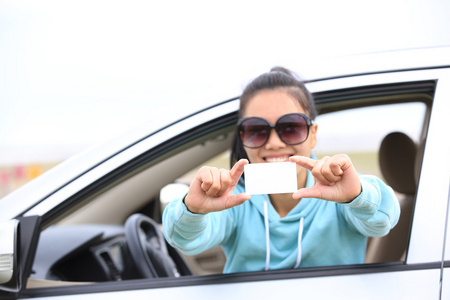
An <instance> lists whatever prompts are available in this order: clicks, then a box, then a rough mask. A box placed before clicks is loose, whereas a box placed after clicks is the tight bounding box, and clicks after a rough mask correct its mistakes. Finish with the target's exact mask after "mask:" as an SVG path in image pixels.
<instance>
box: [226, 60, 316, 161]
mask: <svg viewBox="0 0 450 300" xmlns="http://www.w3.org/2000/svg"><path fill="white" fill-rule="evenodd" d="M264 90H282V91H285V92H286V93H288V94H289V95H290V96H292V97H294V98H295V99H296V100H297V101H298V102H299V103H300V105H301V106H302V108H303V109H304V110H305V112H306V114H307V115H308V117H309V118H310V119H311V120H314V119H315V118H316V116H317V109H316V106H315V103H314V98H313V96H312V95H311V93H310V92H309V91H308V89H307V88H306V86H305V84H304V81H303V80H301V79H300V78H298V76H297V75H295V74H294V73H292V72H291V71H290V70H288V69H286V68H283V67H274V68H272V69H271V70H270V72H267V73H264V74H262V75H260V76H258V77H257V78H255V79H254V80H253V81H252V82H250V83H249V84H248V85H247V87H246V88H245V89H244V91H243V93H242V95H241V97H240V105H239V112H238V116H239V118H242V116H243V114H244V111H245V108H246V107H247V104H248V102H249V101H250V99H252V98H253V97H254V96H256V95H257V94H258V93H260V92H262V91H264ZM242 158H246V159H248V156H247V152H245V149H244V146H243V145H242V142H241V139H240V138H239V132H238V130H237V128H236V130H235V133H234V137H233V140H232V145H231V159H230V166H231V168H232V167H233V166H234V164H235V163H236V162H237V161H238V160H240V159H242Z"/></svg>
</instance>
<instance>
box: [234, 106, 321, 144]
mask: <svg viewBox="0 0 450 300" xmlns="http://www.w3.org/2000/svg"><path fill="white" fill-rule="evenodd" d="M312 124H313V121H312V120H311V119H309V118H308V116H307V115H305V114H300V113H295V114H287V115H283V116H281V117H280V118H279V119H278V120H277V121H276V123H275V125H272V124H270V123H269V122H268V121H267V120H266V119H263V118H259V117H249V118H243V119H240V120H239V122H238V124H237V127H238V131H239V137H240V139H241V141H242V144H243V145H244V146H245V147H247V148H259V147H262V146H263V145H264V144H265V143H266V142H267V141H268V140H269V137H270V133H271V132H272V128H273V129H275V131H276V132H277V134H278V136H279V137H280V139H281V140H282V141H283V142H284V143H286V144H288V145H298V144H301V143H303V142H304V141H306V140H307V139H308V135H309V127H310V126H311V125H312Z"/></svg>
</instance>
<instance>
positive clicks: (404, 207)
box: [365, 132, 422, 263]
mask: <svg viewBox="0 0 450 300" xmlns="http://www.w3.org/2000/svg"><path fill="white" fill-rule="evenodd" d="M421 150H422V149H421ZM418 152H419V151H418V147H417V145H416V144H415V143H414V141H413V140H412V139H411V138H410V137H409V136H407V135H406V134H404V133H402V132H392V133H390V134H388V135H387V136H386V137H385V138H384V139H383V141H382V142H381V145H380V149H379V156H378V161H379V165H380V170H381V173H382V175H383V178H384V180H385V182H386V183H387V184H388V185H389V186H391V187H392V188H393V189H394V191H395V192H396V194H397V197H398V200H399V203H400V209H401V214H400V219H399V221H398V223H397V225H396V226H395V227H394V228H393V229H392V230H391V231H390V233H389V234H388V235H386V236H384V237H381V238H369V240H368V245H367V251H366V260H365V261H366V263H378V262H391V261H402V260H404V259H405V254H406V248H407V245H408V240H409V233H410V229H411V222H412V213H413V209H414V201H415V198H416V189H417V182H418V176H417V175H416V174H418V171H420V164H421V162H422V155H419V153H418ZM420 154H421V153H420Z"/></svg>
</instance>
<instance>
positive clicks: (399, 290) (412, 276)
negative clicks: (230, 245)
mask: <svg viewBox="0 0 450 300" xmlns="http://www.w3.org/2000/svg"><path fill="white" fill-rule="evenodd" d="M439 277H440V270H439V269H435V270H415V271H408V272H391V273H385V274H383V276H380V273H374V274H358V275H346V276H326V277H316V278H301V279H288V280H268V281H266V280H263V281H253V282H242V283H222V284H211V285H192V286H181V287H175V288H155V289H145V288H143V289H136V290H130V291H121V292H111V293H108V292H106V293H101V294H98V293H86V294H81V295H67V296H56V295H55V296H49V297H37V298H34V299H61V300H62V299H64V300H65V299H67V300H71V299H80V296H81V297H83V298H84V299H92V298H93V297H104V298H105V299H124V298H129V299H179V298H180V297H181V296H182V298H183V299H186V300H188V299H230V298H231V299H248V298H249V297H250V298H252V299H253V298H255V299H258V298H260V299H270V298H285V297H286V298H287V299H290V298H293V297H294V298H295V297H306V298H314V299H349V298H351V299H420V300H421V299H438V298H439ZM80 288H81V287H80ZM80 288H79V289H80ZM350 291H352V292H350Z"/></svg>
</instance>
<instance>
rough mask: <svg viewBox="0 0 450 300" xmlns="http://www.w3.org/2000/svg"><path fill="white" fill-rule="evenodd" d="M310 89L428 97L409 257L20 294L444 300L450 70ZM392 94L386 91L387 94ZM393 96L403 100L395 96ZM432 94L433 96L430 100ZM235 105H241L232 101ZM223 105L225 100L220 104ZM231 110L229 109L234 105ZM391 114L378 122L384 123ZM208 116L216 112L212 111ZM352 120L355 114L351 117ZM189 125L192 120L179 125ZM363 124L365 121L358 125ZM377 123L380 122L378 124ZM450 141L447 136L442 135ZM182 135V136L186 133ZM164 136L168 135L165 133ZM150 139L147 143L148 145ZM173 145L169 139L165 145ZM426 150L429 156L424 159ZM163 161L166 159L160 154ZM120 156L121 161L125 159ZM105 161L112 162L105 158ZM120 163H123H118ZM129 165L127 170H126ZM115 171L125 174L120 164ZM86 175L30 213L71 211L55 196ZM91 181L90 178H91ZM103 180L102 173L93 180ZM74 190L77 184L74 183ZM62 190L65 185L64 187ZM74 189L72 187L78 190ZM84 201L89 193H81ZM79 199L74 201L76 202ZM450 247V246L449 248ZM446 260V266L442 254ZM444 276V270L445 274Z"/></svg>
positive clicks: (320, 96)
mask: <svg viewBox="0 0 450 300" xmlns="http://www.w3.org/2000/svg"><path fill="white" fill-rule="evenodd" d="M308 88H309V89H310V90H311V91H312V92H313V93H314V94H315V96H316V101H317V103H318V105H319V107H320V108H321V110H322V112H323V113H324V114H326V113H327V112H331V111H333V110H346V109H350V108H355V107H359V106H364V105H365V104H364V103H369V102H370V105H372V106H373V105H377V103H378V102H379V101H381V102H383V99H390V100H389V101H390V102H389V103H393V102H396V103H402V102H405V101H407V100H406V99H408V95H410V96H411V97H417V98H421V97H423V99H429V101H430V104H431V106H430V107H429V109H430V110H429V112H428V115H427V116H428V117H427V118H425V120H424V123H425V125H424V126H425V128H426V130H425V132H424V134H425V136H422V137H423V138H424V142H425V143H424V151H423V156H421V159H422V164H421V168H420V170H419V171H420V172H419V181H418V186H417V191H416V196H415V205H414V211H413V218H412V226H411V229H410V233H409V232H408V241H409V243H408V246H407V251H406V255H405V258H404V260H401V261H394V262H381V263H369V264H362V265H352V266H329V267H321V268H307V269H297V270H278V271H269V272H250V273H237V274H212V275H205V276H186V277H181V278H158V279H155V280H146V279H142V280H129V281H123V282H106V283H90V284H77V285H69V286H52V287H40V288H28V289H25V290H24V291H22V292H21V293H20V297H19V298H21V299H26V298H35V299H90V298H92V297H105V298H108V299H123V298H127V297H129V298H133V299H149V298H153V299H179V298H180V297H182V298H183V299H198V298H207V299H210V298H214V299H230V298H231V299H243V298H249V297H252V298H257V297H261V298H269V297H270V298H275V297H277V298H282V297H289V298H292V297H306V298H315V299H330V298H333V299H339V298H342V299H344V298H345V299H398V298H407V299H439V298H440V293H441V289H440V288H441V278H443V279H444V280H445V272H448V271H447V270H446V269H445V270H444V269H443V266H447V265H448V260H449V259H448V255H449V254H450V252H449V250H446V251H445V252H444V244H445V243H444V241H445V235H446V226H447V225H446V224H447V223H446V221H447V207H448V199H449V195H448V193H449V182H450V168H449V166H450V158H449V155H448V154H449V153H450V143H449V141H448V139H446V138H445V136H446V128H450V124H449V122H450V121H449V118H448V117H447V115H448V111H450V101H449V99H450V70H449V69H445V68H442V69H439V68H438V69H431V70H411V71H403V72H400V71H399V72H389V73H379V74H368V75H359V76H350V77H345V78H335V79H328V80H322V81H314V82H311V83H309V85H308ZM386 97H387V98H386ZM392 99H396V100H395V101H394V100H392ZM426 101H428V100H426ZM233 103H234V104H232V105H231V106H230V107H234V109H236V105H235V104H236V103H235V102H233ZM221 109H223V107H222V108H221ZM229 112H230V111H229ZM383 118H384V116H380V118H379V121H380V122H383ZM204 120H205V122H210V119H208V118H205V119H204ZM346 121H348V122H350V123H351V122H352V120H346ZM177 126H181V127H185V125H177ZM354 126H358V124H354ZM374 126H378V124H374ZM443 140H445V141H443ZM179 141H181V137H180V138H179ZM162 142H166V141H165V140H164V141H162ZM145 143H147V144H145ZM166 145H167V144H166ZM158 146H159V144H154V145H153V146H151V147H152V148H151V149H150V148H149V147H150V146H149V143H148V142H146V141H143V142H142V143H139V144H137V145H135V146H134V147H135V149H134V150H133V148H130V149H129V151H137V149H140V150H139V151H141V152H139V151H138V152H136V153H143V152H145V151H150V150H152V149H155V148H157V147H158ZM139 155H140V154H133V155H131V156H129V157H127V156H126V155H125V154H119V155H118V156H117V157H112V158H111V159H110V162H109V166H112V164H113V162H115V163H116V165H115V167H116V168H118V167H119V166H120V165H121V164H125V163H126V162H127V161H128V160H132V159H134V158H136V157H138V156H139ZM422 157H423V158H422ZM158 159H159V160H161V158H158ZM118 162H120V163H118ZM105 163H108V161H106V162H105ZM117 163H118V164H117ZM106 167H108V165H103V166H99V167H98V170H95V169H94V170H92V171H93V172H94V174H90V175H89V174H87V175H89V176H94V175H96V176H98V177H97V178H100V179H101V177H102V176H103V175H102V174H106V173H102V171H101V168H103V169H104V168H106ZM121 170H122V171H121V172H126V169H121ZM115 176H120V172H119V171H117V172H116V175H115ZM82 179H83V178H80V179H79V180H80V181H79V182H77V181H76V180H75V181H74V182H72V183H70V184H69V185H68V186H67V187H66V189H67V190H66V191H65V193H63V194H60V197H62V198H57V197H56V196H55V197H53V199H51V200H52V201H53V202H48V203H45V202H42V203H41V204H40V205H39V206H36V207H35V208H34V209H33V210H31V211H29V212H27V213H25V216H26V215H35V214H37V215H41V216H43V217H44V221H45V219H46V218H47V219H48V218H50V219H51V218H56V217H58V216H55V214H61V215H63V214H64V211H63V210H64V206H60V207H59V208H58V209H55V207H56V206H55V205H56V204H55V203H57V202H58V201H63V202H64V199H66V198H67V197H69V198H70V197H71V195H75V193H77V195H79V194H80V193H79V191H80V190H76V188H80V187H82V186H83V181H82ZM84 180H86V179H85V178H84ZM94 180H99V179H94ZM71 188H72V189H73V190H72V191H71V190H70V189H71ZM61 193H62V192H61ZM71 193H72V194H71ZM80 201H82V200H80ZM74 207H75V206H74V204H72V205H70V206H67V208H70V209H73V208H74ZM447 249H448V248H447ZM444 253H445V260H446V261H447V263H445V264H444V265H443V262H444V261H443V256H444ZM443 275H444V276H443ZM443 286H444V294H445V292H446V291H447V293H448V284H447V283H446V282H445V281H444V284H443Z"/></svg>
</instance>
